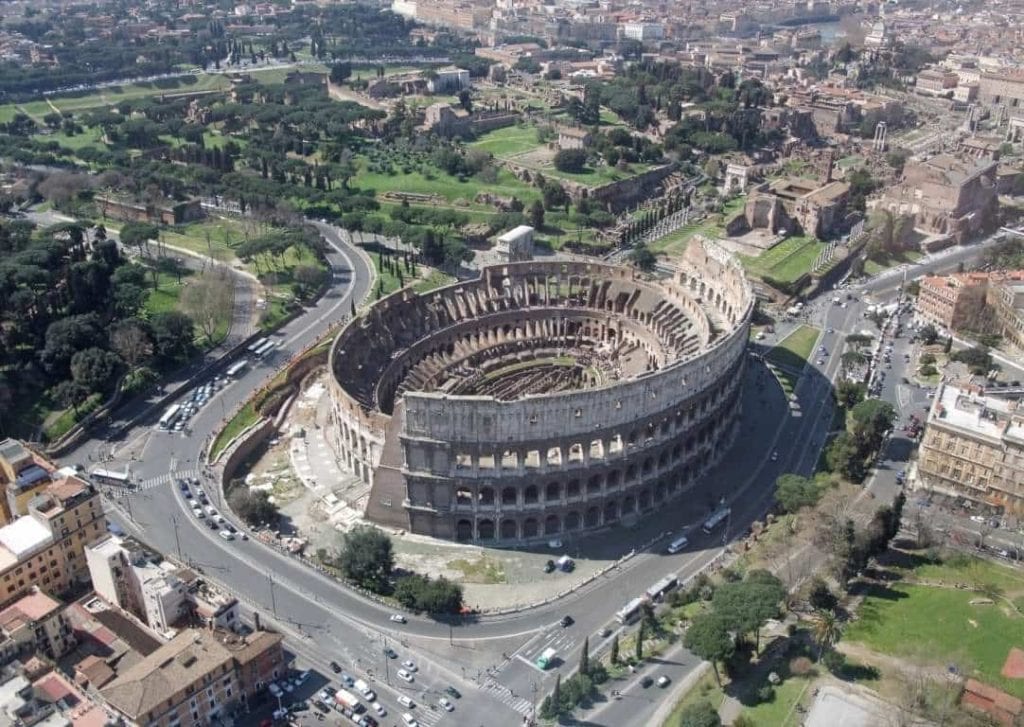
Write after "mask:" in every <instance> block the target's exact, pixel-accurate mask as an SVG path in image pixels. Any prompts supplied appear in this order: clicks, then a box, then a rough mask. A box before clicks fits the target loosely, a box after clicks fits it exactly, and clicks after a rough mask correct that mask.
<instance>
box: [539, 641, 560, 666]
mask: <svg viewBox="0 0 1024 727" xmlns="http://www.w3.org/2000/svg"><path fill="white" fill-rule="evenodd" d="M556 653H558V652H556V651H555V650H554V649H552V648H551V647H550V646H549V647H548V648H546V649H544V651H542V652H541V655H540V656H538V657H537V661H536V662H535V663H536V664H537V666H538V667H539V668H540V669H547V668H548V667H549V666H551V662H552V661H553V660H554V658H555V654H556Z"/></svg>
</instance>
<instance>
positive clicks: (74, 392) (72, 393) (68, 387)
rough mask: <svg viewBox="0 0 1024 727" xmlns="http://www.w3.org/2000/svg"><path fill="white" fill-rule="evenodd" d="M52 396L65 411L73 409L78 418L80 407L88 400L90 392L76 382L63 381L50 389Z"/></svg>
mask: <svg viewBox="0 0 1024 727" xmlns="http://www.w3.org/2000/svg"><path fill="white" fill-rule="evenodd" d="M50 396H51V397H53V398H54V399H55V400H56V401H57V403H58V404H60V405H61V406H62V407H64V408H65V409H73V410H74V412H75V416H76V417H77V415H78V405H79V404H81V403H82V402H83V401H85V400H86V399H87V398H88V396H89V392H88V391H86V390H85V388H84V387H83V386H82V385H81V384H78V383H75V382H74V381H61V382H60V383H59V384H57V385H56V386H54V387H53V388H52V389H50Z"/></svg>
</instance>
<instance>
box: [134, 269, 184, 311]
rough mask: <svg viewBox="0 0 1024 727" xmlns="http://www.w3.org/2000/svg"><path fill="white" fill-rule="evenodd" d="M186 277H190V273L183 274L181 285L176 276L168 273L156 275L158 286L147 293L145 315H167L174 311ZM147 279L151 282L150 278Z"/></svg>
mask: <svg viewBox="0 0 1024 727" xmlns="http://www.w3.org/2000/svg"><path fill="white" fill-rule="evenodd" d="M188 275H191V271H185V272H183V273H182V276H181V284H179V283H178V278H177V276H175V275H170V274H168V273H157V280H158V285H157V287H156V288H153V289H151V290H150V291H149V297H148V298H147V299H146V306H145V308H146V313H148V314H149V315H151V316H153V315H156V314H157V313H167V312H169V311H172V310H176V309H177V307H178V299H179V298H180V297H181V291H182V288H184V287H185V285H186V284H187V282H188V277H187V276H188ZM147 279H148V280H150V281H151V280H152V276H148V277H147Z"/></svg>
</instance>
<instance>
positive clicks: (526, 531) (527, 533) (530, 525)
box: [523, 517, 537, 538]
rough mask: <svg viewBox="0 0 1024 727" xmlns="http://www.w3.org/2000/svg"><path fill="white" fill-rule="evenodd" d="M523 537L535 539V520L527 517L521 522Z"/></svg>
mask: <svg viewBox="0 0 1024 727" xmlns="http://www.w3.org/2000/svg"><path fill="white" fill-rule="evenodd" d="M523 537H524V538H535V537H537V520H536V519H535V518H532V517H528V518H526V520H525V521H524V522H523Z"/></svg>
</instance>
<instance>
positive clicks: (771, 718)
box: [743, 677, 811, 727]
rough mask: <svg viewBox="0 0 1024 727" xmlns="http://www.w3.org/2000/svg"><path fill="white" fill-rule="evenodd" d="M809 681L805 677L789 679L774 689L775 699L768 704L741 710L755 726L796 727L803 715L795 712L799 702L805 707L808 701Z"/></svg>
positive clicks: (801, 721)
mask: <svg viewBox="0 0 1024 727" xmlns="http://www.w3.org/2000/svg"><path fill="white" fill-rule="evenodd" d="M810 685H811V680H810V679H808V678H806V677H790V678H789V679H786V681H784V682H782V684H780V685H779V686H777V687H775V698H774V699H772V701H770V702H762V703H761V704H756V705H754V706H752V707H747V708H746V709H744V710H743V716H744V717H748V718H749V719H751V720H752V721H753V723H754V724H756V725H765V726H766V727H767V726H768V725H771V726H772V727H798V725H802V724H803V718H804V715H802V714H800V713H799V712H797V711H796V705H797V704H800V703H801V702H802V703H803V704H805V705H807V704H808V703H809V702H810V701H811V700H810V698H809V697H810V694H809V689H808V687H810Z"/></svg>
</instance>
